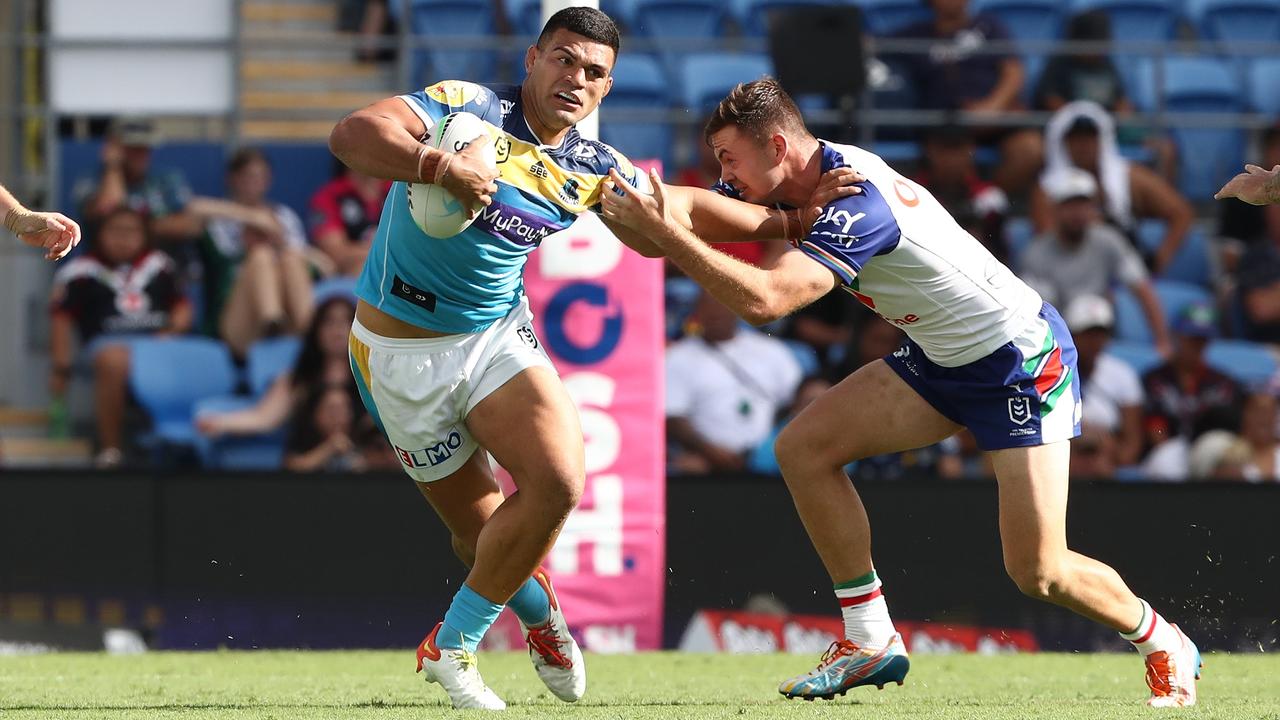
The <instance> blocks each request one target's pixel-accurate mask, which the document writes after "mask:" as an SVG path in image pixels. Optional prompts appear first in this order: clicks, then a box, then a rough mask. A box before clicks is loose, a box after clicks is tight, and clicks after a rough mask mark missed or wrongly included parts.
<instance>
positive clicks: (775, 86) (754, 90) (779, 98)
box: [702, 75, 808, 143]
mask: <svg viewBox="0 0 1280 720" xmlns="http://www.w3.org/2000/svg"><path fill="white" fill-rule="evenodd" d="M730 125H734V126H736V127H738V128H740V129H742V130H743V131H744V132H746V133H748V134H750V135H751V137H753V138H755V139H756V140H758V141H760V142H764V141H765V140H767V139H769V136H770V135H771V134H772V132H773V131H774V130H779V129H781V130H791V131H793V132H795V131H800V132H806V133H807V132H808V131H807V130H806V129H805V126H804V116H802V115H801V114H800V108H798V107H796V103H795V101H794V100H792V99H791V96H790V95H788V94H787V91H786V90H783V89H782V85H781V84H779V83H778V81H777V80H775V79H773V78H771V77H769V76H768V75H766V76H764V77H762V78H760V79H759V80H752V81H751V82H745V83H738V85H737V86H736V87H734V88H733V89H732V90H730V91H729V94H728V95H727V96H726V97H725V99H723V100H721V101H720V104H719V105H717V106H716V109H715V112H713V113H711V119H709V120H707V125H706V127H705V128H703V130H702V139H703V140H704V141H705V142H707V143H710V142H711V136H712V135H714V134H716V133H718V132H720V131H721V130H723V129H724V128H726V127H729V126H730Z"/></svg>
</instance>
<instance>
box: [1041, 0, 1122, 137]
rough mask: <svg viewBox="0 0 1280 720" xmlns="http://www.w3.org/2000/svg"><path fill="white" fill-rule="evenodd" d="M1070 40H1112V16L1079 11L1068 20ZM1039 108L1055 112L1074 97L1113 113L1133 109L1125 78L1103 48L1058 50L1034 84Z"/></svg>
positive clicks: (1118, 113)
mask: <svg viewBox="0 0 1280 720" xmlns="http://www.w3.org/2000/svg"><path fill="white" fill-rule="evenodd" d="M1063 39H1064V40H1067V41H1069V42H1094V43H1098V42H1111V18H1110V17H1109V16H1108V15H1107V14H1106V13H1105V12H1103V11H1101V10H1090V11H1087V12H1082V13H1078V14H1076V15H1074V16H1072V18H1071V19H1070V20H1069V21H1068V22H1067V31H1066V37H1065V38H1063ZM1034 98H1035V99H1034V103H1035V106H1036V109H1038V110H1048V111H1050V112H1055V111H1057V110H1060V109H1062V106H1063V105H1066V104H1067V103H1069V102H1072V101H1075V100H1092V101H1093V102H1096V103H1098V104H1099V105H1101V106H1102V107H1104V108H1106V109H1107V110H1109V111H1110V112H1112V113H1115V114H1116V115H1125V114H1129V113H1131V112H1133V103H1132V102H1130V100H1129V97H1128V95H1127V94H1126V93H1125V88H1124V79H1123V78H1121V77H1120V71H1119V70H1117V69H1116V65H1115V63H1114V62H1113V61H1112V60H1111V55H1110V54H1109V53H1107V52H1106V51H1097V52H1060V53H1055V54H1053V55H1052V56H1051V57H1050V58H1049V61H1048V62H1047V63H1046V64H1045V67H1044V71H1043V72H1042V73H1041V74H1040V78H1039V80H1038V81H1037V82H1036V85H1035V93H1034Z"/></svg>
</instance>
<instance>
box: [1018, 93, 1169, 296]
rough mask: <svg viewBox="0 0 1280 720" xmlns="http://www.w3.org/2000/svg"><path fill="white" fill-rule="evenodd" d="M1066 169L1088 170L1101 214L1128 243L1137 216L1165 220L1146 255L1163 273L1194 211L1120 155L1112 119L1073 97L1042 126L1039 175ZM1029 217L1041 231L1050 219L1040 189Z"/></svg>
mask: <svg viewBox="0 0 1280 720" xmlns="http://www.w3.org/2000/svg"><path fill="white" fill-rule="evenodd" d="M1067 168H1079V169H1082V170H1086V171H1088V172H1089V174H1090V175H1093V177H1094V179H1095V180H1096V181H1097V183H1098V187H1099V188H1100V194H1101V198H1100V199H1101V204H1102V208H1103V214H1102V216H1103V218H1104V219H1105V220H1106V222H1107V223H1109V224H1111V225H1114V226H1115V227H1116V228H1117V229H1118V230H1120V232H1122V233H1124V234H1125V235H1126V236H1127V237H1128V238H1129V241H1130V242H1134V238H1135V237H1136V235H1135V233H1136V231H1137V226H1138V220H1139V219H1147V218H1151V219H1157V220H1161V221H1163V222H1164V224H1165V235H1164V239H1163V240H1162V241H1161V243H1160V247H1159V248H1158V249H1157V250H1156V251H1155V253H1154V254H1152V256H1151V257H1149V258H1147V260H1148V263H1149V264H1150V266H1151V267H1152V269H1153V270H1154V271H1155V272H1156V274H1157V275H1159V274H1161V273H1163V272H1164V271H1165V269H1166V268H1167V267H1168V266H1169V263H1171V262H1172V261H1173V258H1174V257H1175V256H1176V255H1177V253H1178V249H1179V248H1180V247H1182V243H1183V240H1185V239H1186V235H1187V232H1188V231H1190V230H1191V223H1192V222H1193V221H1194V220H1195V212H1194V211H1193V210H1192V208H1191V204H1190V203H1188V202H1187V200H1186V198H1184V197H1182V195H1181V194H1180V193H1179V192H1178V190H1177V189H1176V188H1174V187H1173V186H1172V185H1170V184H1169V183H1168V181H1166V180H1165V179H1164V178H1162V177H1160V175H1158V174H1157V173H1156V172H1155V171H1153V170H1151V169H1150V168H1147V167H1145V166H1143V165H1140V164H1138V163H1133V162H1129V160H1127V159H1125V157H1124V156H1122V155H1121V154H1120V150H1119V147H1118V145H1117V143H1116V130H1115V122H1114V121H1113V119H1112V117H1111V115H1110V114H1109V113H1108V112H1107V111H1106V110H1104V109H1103V108H1102V106H1101V105H1098V104H1097V103H1095V102H1091V101H1088V100H1078V101H1076V102H1072V103H1069V104H1067V105H1064V106H1063V107H1062V109H1060V110H1058V112H1056V113H1054V116H1053V118H1052V119H1051V120H1050V121H1049V125H1048V127H1047V128H1046V129H1045V170H1044V175H1046V176H1048V175H1053V174H1056V173H1060V172H1062V171H1063V170H1065V169H1067ZM1031 218H1032V221H1033V222H1034V223H1035V226H1036V229H1037V230H1039V231H1041V232H1043V231H1045V230H1047V229H1048V228H1049V227H1050V226H1051V225H1052V224H1053V207H1052V203H1051V201H1050V199H1049V198H1048V197H1047V196H1046V195H1045V194H1044V192H1040V191H1037V192H1033V193H1032V195H1031Z"/></svg>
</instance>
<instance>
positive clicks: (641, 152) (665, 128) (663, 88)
mask: <svg viewBox="0 0 1280 720" xmlns="http://www.w3.org/2000/svg"><path fill="white" fill-rule="evenodd" d="M670 89H671V84H670V83H669V82H667V79H666V77H665V76H664V75H663V73H662V67H661V66H660V65H659V64H658V61H657V60H655V59H653V58H652V57H650V56H648V55H637V54H634V53H627V54H624V55H622V56H621V57H619V58H618V64H617V65H616V66H615V67H614V68H613V89H612V90H610V91H609V96H608V97H606V98H605V99H604V102H603V103H601V106H600V107H601V111H600V113H601V118H600V137H601V139H602V140H604V141H605V142H607V143H609V144H610V145H613V146H614V147H616V148H618V150H619V151H621V152H622V154H624V155H626V156H627V157H629V158H633V159H636V160H644V159H655V158H656V159H659V160H662V163H663V167H664V168H669V167H671V166H672V160H673V157H674V155H673V146H674V143H673V142H672V131H671V124H670V123H669V122H667V121H665V120H664V121H662V122H655V121H653V120H652V119H639V120H628V119H627V115H626V113H627V111H628V110H639V109H643V110H646V111H650V110H667V109H669V108H670V106H671V95H670ZM615 118H617V119H615Z"/></svg>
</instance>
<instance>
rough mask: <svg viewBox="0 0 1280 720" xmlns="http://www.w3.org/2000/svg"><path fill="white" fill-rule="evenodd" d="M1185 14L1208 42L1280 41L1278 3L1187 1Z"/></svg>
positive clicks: (1272, 0) (1227, 47) (1261, 0)
mask: <svg viewBox="0 0 1280 720" xmlns="http://www.w3.org/2000/svg"><path fill="white" fill-rule="evenodd" d="M1187 12H1188V14H1189V15H1190V16H1191V20H1192V22H1193V23H1195V26H1196V28H1197V29H1198V30H1199V31H1200V35H1201V36H1202V37H1204V38H1205V39H1207V40H1220V41H1223V42H1224V43H1227V44H1226V45H1225V46H1224V48H1223V49H1224V50H1225V51H1226V52H1228V53H1229V52H1231V43H1232V42H1239V41H1259V42H1280V3H1277V2H1276V1H1275V0H1188V3H1187Z"/></svg>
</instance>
